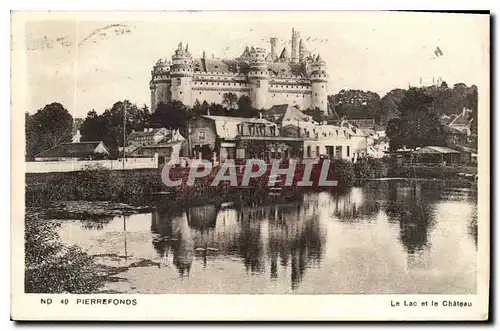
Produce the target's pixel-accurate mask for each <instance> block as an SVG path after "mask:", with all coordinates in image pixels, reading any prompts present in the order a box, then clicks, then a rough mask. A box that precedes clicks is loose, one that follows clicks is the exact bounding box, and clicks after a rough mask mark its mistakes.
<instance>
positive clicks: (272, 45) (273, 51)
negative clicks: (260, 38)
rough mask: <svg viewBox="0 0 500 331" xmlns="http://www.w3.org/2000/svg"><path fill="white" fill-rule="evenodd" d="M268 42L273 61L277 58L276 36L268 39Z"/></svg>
mask: <svg viewBox="0 0 500 331" xmlns="http://www.w3.org/2000/svg"><path fill="white" fill-rule="evenodd" d="M269 42H270V43H271V59H272V60H273V61H276V59H277V58H278V54H276V47H277V45H278V38H271V39H269Z"/></svg>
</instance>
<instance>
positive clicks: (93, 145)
mask: <svg viewBox="0 0 500 331" xmlns="http://www.w3.org/2000/svg"><path fill="white" fill-rule="evenodd" d="M108 156H109V149H108V148H107V147H106V145H104V143H103V142H102V141H83V142H65V143H62V144H59V145H57V146H55V147H52V148H51V149H49V150H46V151H44V152H42V153H40V154H38V155H35V161H78V160H93V159H101V158H105V157H108Z"/></svg>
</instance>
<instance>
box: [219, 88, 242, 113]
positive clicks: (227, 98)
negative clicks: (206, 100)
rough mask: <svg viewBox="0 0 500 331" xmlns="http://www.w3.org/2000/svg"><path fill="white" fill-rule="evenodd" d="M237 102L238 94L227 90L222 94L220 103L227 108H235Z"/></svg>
mask: <svg viewBox="0 0 500 331" xmlns="http://www.w3.org/2000/svg"><path fill="white" fill-rule="evenodd" d="M237 102H238V96H237V95H236V93H233V92H227V93H224V94H223V95H222V104H223V105H224V106H226V108H228V109H231V110H233V109H235V108H236V105H237Z"/></svg>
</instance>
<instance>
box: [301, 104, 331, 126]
mask: <svg viewBox="0 0 500 331" xmlns="http://www.w3.org/2000/svg"><path fill="white" fill-rule="evenodd" d="M303 113H304V114H306V115H309V116H312V119H313V121H315V122H318V123H321V122H324V121H325V120H326V116H325V114H324V113H323V111H322V110H321V109H319V108H318V107H316V108H314V109H310V108H307V109H306V110H304V111H303Z"/></svg>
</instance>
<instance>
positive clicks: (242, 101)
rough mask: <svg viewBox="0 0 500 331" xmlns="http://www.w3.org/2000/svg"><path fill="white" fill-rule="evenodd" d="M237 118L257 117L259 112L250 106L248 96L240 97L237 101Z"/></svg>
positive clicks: (250, 102)
mask: <svg viewBox="0 0 500 331" xmlns="http://www.w3.org/2000/svg"><path fill="white" fill-rule="evenodd" d="M238 116H240V117H246V118H252V117H258V116H259V111H258V110H257V109H256V108H254V107H253V106H252V100H251V99H250V97H249V96H248V95H242V96H241V97H240V98H239V99H238Z"/></svg>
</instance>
